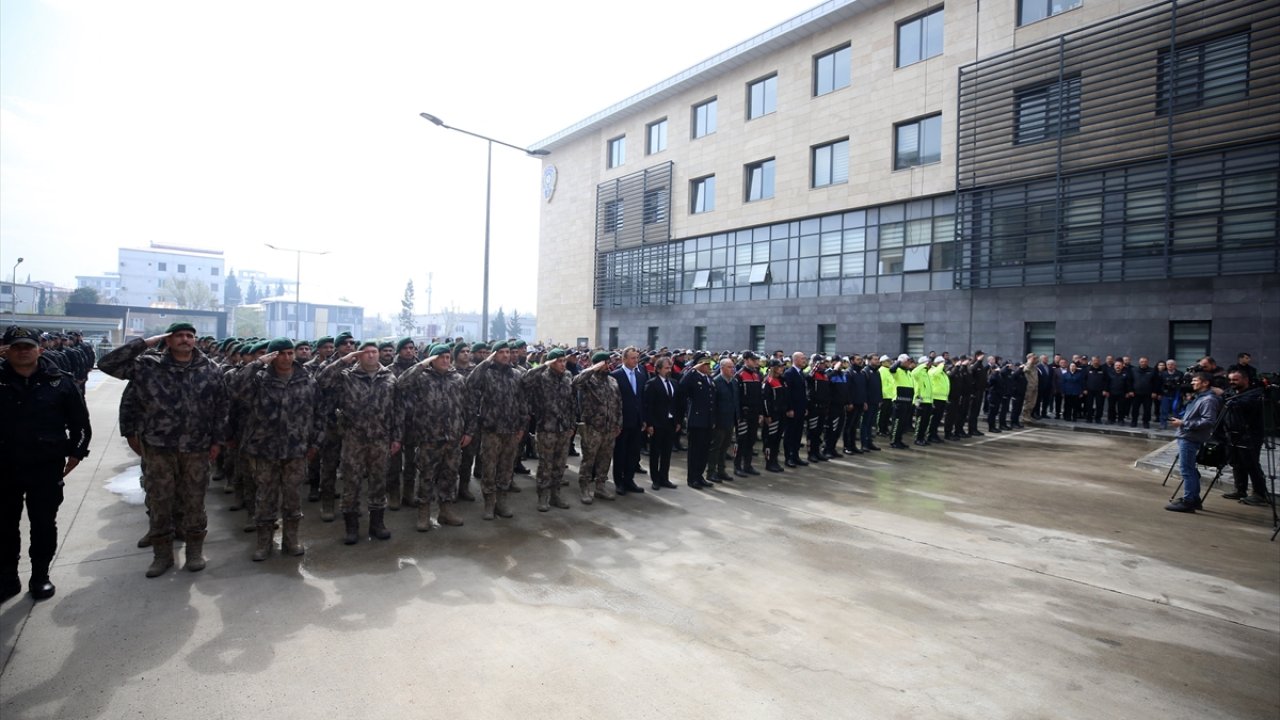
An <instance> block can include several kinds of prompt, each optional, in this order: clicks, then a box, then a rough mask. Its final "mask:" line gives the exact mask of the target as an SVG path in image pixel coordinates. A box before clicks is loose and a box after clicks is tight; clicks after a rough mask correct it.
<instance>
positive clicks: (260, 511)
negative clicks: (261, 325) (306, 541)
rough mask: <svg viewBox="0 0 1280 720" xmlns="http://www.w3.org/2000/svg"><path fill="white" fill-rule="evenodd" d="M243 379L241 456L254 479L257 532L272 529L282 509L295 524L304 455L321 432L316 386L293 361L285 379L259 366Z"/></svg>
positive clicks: (247, 371) (255, 364)
mask: <svg viewBox="0 0 1280 720" xmlns="http://www.w3.org/2000/svg"><path fill="white" fill-rule="evenodd" d="M241 375H242V377H241V379H240V380H239V383H240V387H241V389H242V393H241V400H242V402H243V405H242V408H241V410H242V414H241V415H240V416H239V418H238V422H239V427H238V429H239V430H240V437H241V445H240V452H241V454H242V455H243V456H245V457H247V458H248V462H249V465H250V467H251V469H252V471H253V476H254V479H255V481H256V482H255V485H256V487H257V490H256V492H257V495H256V503H255V510H256V516H255V520H256V522H257V525H258V527H259V528H261V527H262V526H264V525H266V526H274V525H275V522H276V520H279V519H280V515H281V511H283V514H284V520H285V522H286V523H288V522H289V521H290V520H293V521H296V520H298V519H300V518H301V517H302V498H301V496H300V495H299V487H300V486H301V485H302V483H303V481H304V480H305V478H306V455H307V451H308V450H310V449H311V448H315V447H319V445H320V438H321V436H322V435H323V432H324V409H323V408H322V407H321V405H320V403H319V402H317V398H318V397H319V394H320V393H319V388H318V387H317V385H316V382H315V380H314V379H312V377H311V375H309V374H308V373H307V372H306V370H304V369H303V368H302V364H301V363H294V366H293V374H292V375H290V376H289V377H288V379H284V378H281V377H280V376H279V375H278V374H277V373H276V371H275V369H274V368H273V367H271V366H270V365H267V364H264V363H262V362H253V363H251V364H249V365H247V366H246V369H245V370H244V371H242V373H241Z"/></svg>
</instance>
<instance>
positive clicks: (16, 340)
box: [4, 325, 40, 347]
mask: <svg viewBox="0 0 1280 720" xmlns="http://www.w3.org/2000/svg"><path fill="white" fill-rule="evenodd" d="M20 343H31V344H32V345H34V346H36V347H40V331H39V330H35V329H33V328H24V327H18V326H17V325H10V326H9V328H8V329H7V330H5V331H4V344H5V345H18V344H20Z"/></svg>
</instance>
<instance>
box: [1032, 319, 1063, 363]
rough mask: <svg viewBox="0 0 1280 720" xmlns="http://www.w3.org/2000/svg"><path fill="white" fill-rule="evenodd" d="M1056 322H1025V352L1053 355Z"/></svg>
mask: <svg viewBox="0 0 1280 720" xmlns="http://www.w3.org/2000/svg"><path fill="white" fill-rule="evenodd" d="M1056 335H1057V323H1052V322H1029V323H1027V324H1026V340H1027V341H1026V345H1025V347H1026V352H1028V353H1035V354H1036V355H1048V356H1049V357H1053V355H1054V341H1055V338H1056Z"/></svg>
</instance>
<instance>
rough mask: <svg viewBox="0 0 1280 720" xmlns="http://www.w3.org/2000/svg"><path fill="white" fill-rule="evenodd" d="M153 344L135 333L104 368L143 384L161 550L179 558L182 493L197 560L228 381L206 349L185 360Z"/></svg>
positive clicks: (155, 539) (223, 433)
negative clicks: (176, 535)
mask: <svg viewBox="0 0 1280 720" xmlns="http://www.w3.org/2000/svg"><path fill="white" fill-rule="evenodd" d="M146 349H147V345H146V342H145V341H143V340H141V339H136V340H132V341H130V342H128V343H126V344H124V345H121V346H120V347H118V348H116V349H115V350H112V351H111V352H110V353H107V354H106V355H105V356H103V358H102V360H101V361H100V362H99V363H98V368H99V369H100V370H102V372H104V373H106V374H108V375H110V376H112V377H116V378H120V379H122V380H129V381H130V384H131V385H135V386H136V387H137V393H138V402H139V404H140V406H141V408H142V411H143V414H142V422H141V428H140V430H141V432H140V433H139V434H140V436H141V440H142V448H143V459H144V461H145V462H146V467H147V486H148V488H149V491H150V493H151V495H152V498H151V542H152V547H153V549H154V550H155V552H156V557H157V559H158V560H162V559H164V557H165V556H166V555H167V556H168V560H169V562H170V564H172V553H173V527H174V516H175V514H176V513H175V512H174V510H173V507H174V501H175V498H176V501H177V503H178V504H179V506H180V507H181V516H182V523H183V530H184V533H183V534H184V536H185V538H186V542H187V562H188V565H190V564H191V562H192V560H193V558H194V557H200V555H199V553H200V550H201V548H202V546H203V541H204V536H205V533H206V531H207V527H208V517H207V516H206V515H205V508H204V494H205V489H206V488H207V487H208V484H209V453H210V449H211V448H212V447H213V446H215V445H217V444H220V443H225V442H226V439H227V426H226V421H227V390H226V385H225V383H224V382H223V378H222V373H220V372H219V371H218V369H217V366H215V365H214V364H213V363H211V362H209V359H208V358H207V357H205V355H204V354H203V353H201V352H200V351H199V350H193V351H192V358H191V361H190V362H188V363H186V364H179V363H177V362H175V361H174V360H173V356H172V355H170V354H169V353H168V352H167V351H166V352H161V353H155V354H152V353H146V354H144V352H145V351H146ZM193 545H194V547H193ZM200 566H201V567H203V561H201V563H200ZM193 569H194V568H193Z"/></svg>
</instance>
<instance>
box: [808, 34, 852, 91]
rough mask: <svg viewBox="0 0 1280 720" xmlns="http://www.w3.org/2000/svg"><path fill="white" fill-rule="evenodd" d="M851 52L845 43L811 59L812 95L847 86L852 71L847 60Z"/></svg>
mask: <svg viewBox="0 0 1280 720" xmlns="http://www.w3.org/2000/svg"><path fill="white" fill-rule="evenodd" d="M852 52H853V50H852V49H851V48H850V47H849V46H848V45H845V46H844V47H842V48H836V49H835V50H832V51H830V52H826V53H823V54H821V55H819V56H817V57H815V58H814V59H813V94H814V96H818V95H826V94H827V93H829V92H832V91H835V90H839V89H840V88H845V87H849V76H850V74H851V73H852V72H853V68H852V66H851V64H850V61H849V60H850V58H851V57H852Z"/></svg>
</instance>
